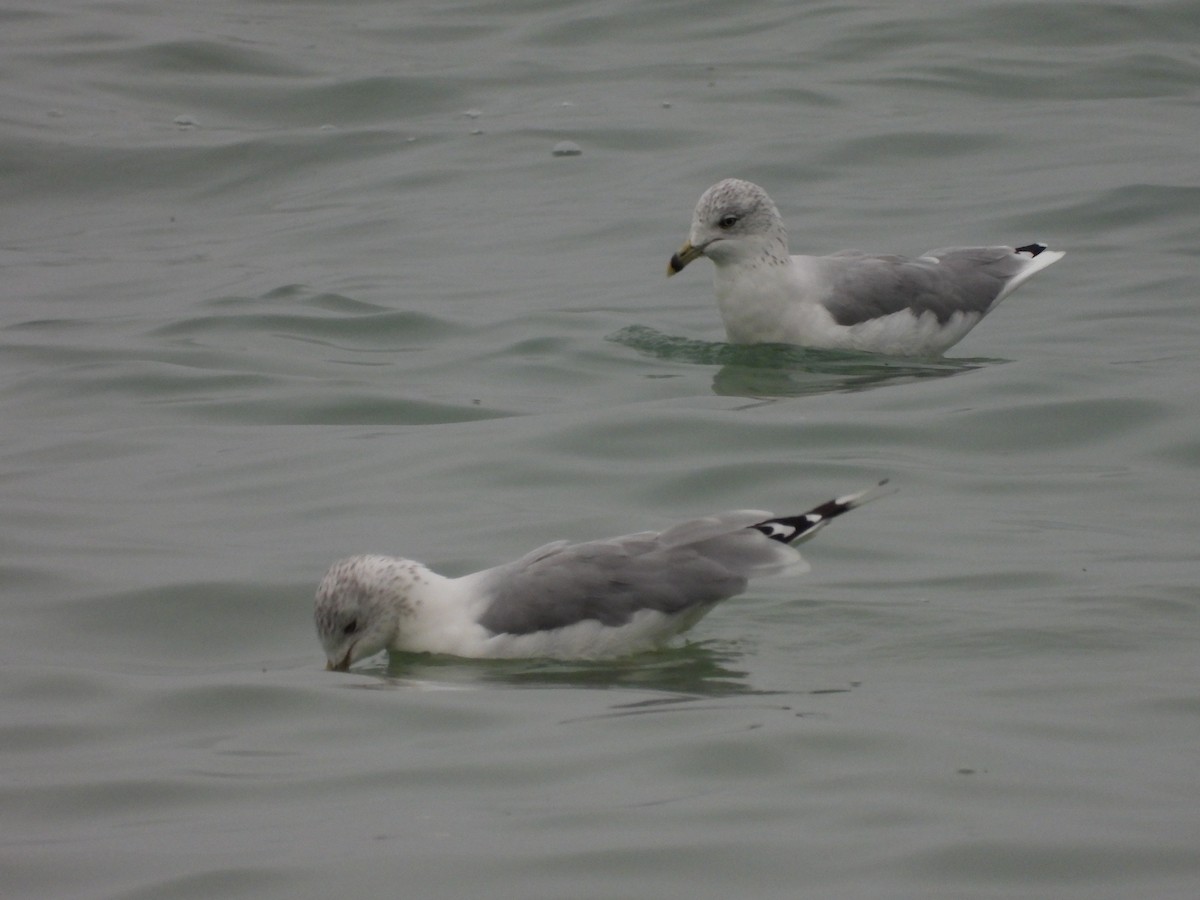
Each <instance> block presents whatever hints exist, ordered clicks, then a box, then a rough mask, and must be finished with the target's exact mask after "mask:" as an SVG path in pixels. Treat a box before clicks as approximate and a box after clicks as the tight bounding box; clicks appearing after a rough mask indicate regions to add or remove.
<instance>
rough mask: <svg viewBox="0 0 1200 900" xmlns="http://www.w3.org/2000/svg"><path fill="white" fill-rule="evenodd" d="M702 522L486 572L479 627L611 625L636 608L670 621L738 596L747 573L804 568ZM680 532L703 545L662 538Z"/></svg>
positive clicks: (739, 531)
mask: <svg viewBox="0 0 1200 900" xmlns="http://www.w3.org/2000/svg"><path fill="white" fill-rule="evenodd" d="M756 515H757V514H756ZM715 518H719V517H714V519H715ZM736 521H737V522H739V523H740V521H741V519H740V518H739V519H737V520H736ZM754 521H756V522H757V521H762V520H761V518H755V519H754ZM700 523H706V524H709V525H711V524H712V521H711V520H696V521H695V522H687V523H683V525H680V526H676V527H675V528H673V529H670V530H669V531H666V532H663V533H662V534H653V533H650V534H638V535H629V536H628V537H622V538H615V539H613V540H608V541H589V542H588V543H584V544H572V545H569V546H565V547H563V546H559V547H555V548H553V549H550V550H549V552H546V553H543V554H542V555H540V556H537V557H536V558H532V559H531V557H534V554H530V555H529V556H526V557H524V558H523V559H520V560H517V561H516V562H514V563H509V564H508V565H506V566H500V567H498V568H496V569H494V570H492V576H491V578H490V579H489V583H488V585H487V590H488V591H489V593H490V594H491V596H492V601H491V603H490V604H489V606H488V608H487V610H486V611H485V612H484V614H483V615H482V616H481V617H480V619H479V624H481V625H482V626H483V627H485V628H487V629H488V630H489V631H492V632H494V633H496V634H501V633H507V634H529V633H531V632H535V631H544V630H549V629H554V628H563V627H565V626H568V625H574V624H575V623H577V622H582V621H586V620H589V619H594V620H596V621H598V622H600V623H601V624H603V625H609V626H613V627H616V626H620V625H624V624H626V623H627V622H629V620H630V619H631V618H632V617H633V615H634V614H635V613H637V612H638V611H640V610H645V609H650V610H657V611H658V612H662V613H666V614H668V615H670V614H674V613H680V612H683V611H685V610H688V609H692V608H697V607H703V606H710V605H712V604H714V603H717V602H719V601H721V600H725V599H727V598H729V597H732V596H734V595H736V594H740V593H741V592H742V591H743V590H745V588H746V582H747V580H748V579H749V578H750V577H751V576H752V575H758V574H767V573H770V572H777V571H781V570H783V569H785V568H789V567H792V566H802V565H803V564H804V562H803V559H802V557H801V556H800V554H799V553H798V552H797V551H796V550H794V549H792V548H791V547H789V546H787V545H786V544H781V543H779V542H777V541H772V540H771V539H770V538H768V537H766V536H765V535H763V534H762V533H761V532H758V531H755V530H753V529H749V528H747V527H745V526H744V525H741V524H737V525H734V526H733V528H734V530H732V531H731V530H730V527H731V526H730V525H729V524H725V525H722V526H721V527H720V528H719V530H718V533H717V534H715V535H713V534H711V532H710V530H709V529H706V528H704V527H701V525H700ZM685 526H694V527H696V529H697V532H698V533H699V534H701V535H702V537H701V539H699V540H692V541H690V542H687V543H678V542H675V541H671V542H668V541H666V540H664V538H665V537H668V536H670V535H671V534H672V532H675V534H676V535H678V533H679V529H682V528H684V527H685Z"/></svg>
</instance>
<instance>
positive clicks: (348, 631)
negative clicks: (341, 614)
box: [342, 619, 358, 637]
mask: <svg viewBox="0 0 1200 900" xmlns="http://www.w3.org/2000/svg"><path fill="white" fill-rule="evenodd" d="M356 631H358V619H351V620H350V621H349V622H347V623H346V627H345V628H343V629H342V634H344V635H345V636H346V637H349V636H350V635H352V634H354V632H356Z"/></svg>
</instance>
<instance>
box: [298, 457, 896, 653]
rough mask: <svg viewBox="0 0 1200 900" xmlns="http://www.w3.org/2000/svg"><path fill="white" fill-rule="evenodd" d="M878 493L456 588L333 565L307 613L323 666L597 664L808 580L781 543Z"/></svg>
mask: <svg viewBox="0 0 1200 900" xmlns="http://www.w3.org/2000/svg"><path fill="white" fill-rule="evenodd" d="M886 484H887V481H886V480H884V481H881V482H879V484H877V485H875V486H874V487H871V488H869V489H867V490H865V491H859V492H858V493H855V494H848V495H846V496H844V497H838V498H836V499H834V500H830V501H828V502H826V503H822V504H821V505H819V506H815V507H813V508H812V509H810V510H809V511H808V512H806V513H803V514H801V515H798V516H782V517H778V516H775V515H773V514H772V513H769V512H766V511H763V510H736V511H733V512H724V513H718V514H716V515H713V516H707V517H705V518H700V519H692V520H690V521H686V522H681V523H679V524H677V525H674V526H672V527H670V528H668V529H666V530H665V531H661V532H654V531H643V532H639V533H637V534H627V535H623V536H621V537H614V538H608V539H606V540H598V541H588V542H585V543H578V544H572V543H570V542H569V541H555V542H554V543H551V544H546V545H545V546H544V547H539V548H538V549H537V550H534V551H532V552H531V553H528V554H526V555H525V556H522V557H521V558H520V559H517V560H515V561H513V562H509V563H504V564H503V565H499V566H496V567H494V568H490V569H484V570H483V571H481V572H475V573H473V574H471V575H463V576H461V577H459V578H447V577H445V576H442V575H438V574H437V573H436V572H433V571H431V570H430V569H428V568H427V567H425V566H424V565H422V564H421V563H418V562H414V561H412V560H409V559H398V558H396V557H391V556H379V555H365V556H353V557H349V558H347V559H343V560H339V561H338V562H335V563H334V564H333V565H332V566H331V567H330V569H329V571H328V572H327V573H326V574H325V577H324V579H323V580H322V581H321V584H320V587H319V588H318V589H317V596H316V606H315V611H314V620H315V622H316V627H317V637H318V638H319V639H320V642H321V646H322V648H323V649H324V651H325V656H326V659H327V660H328V665H327V666H326V668H328V669H331V670H338V671H346V670H347V669H349V668H350V666H351V665H353V664H354V663H355V662H357V661H359V660H361V659H365V658H367V657H370V656H374V655H375V654H376V653H379V652H381V651H383V650H397V651H407V652H417V653H421V652H423V653H437V654H448V655H453V656H462V657H476V658H537V657H545V658H555V659H599V658H604V657H613V656H621V655H624V654H628V653H634V652H637V651H640V650H647V649H650V648H653V647H657V646H661V645H662V644H663V643H665V642H666V641H668V640H669V639H670V638H671V637H673V636H675V635H677V634H679V633H681V632H683V631H686V630H687V629H689V628H691V627H692V626H693V625H695V624H696V623H697V622H698V621H700V619H701V618H703V617H704V615H705V614H706V613H708V612H709V610H711V609H712V608H713V607H714V606H716V605H717V604H718V603H720V602H721V601H722V600H726V599H728V598H730V597H733V596H735V595H737V594H740V593H742V592H743V591H744V590H745V589H746V585H747V582H748V581H749V579H751V578H753V577H758V576H766V575H775V574H780V573H783V572H802V571H806V570H807V569H808V564H807V563H806V562H805V561H804V558H803V557H802V556H801V555H800V553H799V551H798V550H796V549H795V547H793V546H792V545H793V544H796V543H800V542H801V541H805V540H808V539H809V538H811V537H812V536H813V535H814V534H816V533H817V532H818V531H820V530H821V529H822V528H823V527H824V526H825V525H826V524H827V523H828V522H829V521H830V520H831V519H834V518H836V517H838V516H840V515H842V514H843V513H845V512H847V511H849V510H851V509H854V508H856V507H858V506H862V505H863V504H864V503H867V502H869V501H871V500H873V499H875V498H876V497H878V496H881V495H882V494H883V493H884V492H885V491H884V485H886Z"/></svg>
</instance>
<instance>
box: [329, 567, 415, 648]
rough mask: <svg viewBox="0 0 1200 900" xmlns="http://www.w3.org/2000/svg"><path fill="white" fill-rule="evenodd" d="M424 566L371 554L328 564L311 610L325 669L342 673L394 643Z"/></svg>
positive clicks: (409, 607)
mask: <svg viewBox="0 0 1200 900" xmlns="http://www.w3.org/2000/svg"><path fill="white" fill-rule="evenodd" d="M423 568H424V567H423V566H421V565H420V564H419V563H414V562H412V561H411V560H407V559H394V558H392V557H390V556H371V555H367V556H354V557H351V558H349V559H343V560H339V561H338V562H336V563H334V564H333V565H332V566H331V567H330V568H329V571H328V572H326V573H325V577H324V579H322V581H321V585H320V587H318V588H317V602H316V608H315V610H314V612H313V620H314V622H315V623H316V626H317V638H318V639H319V640H320V642H321V647H322V648H323V649H324V650H325V658H326V659H327V660H328V663H327V665H326V668H328V669H332V670H337V671H341V672H344V671H346V670H347V669H349V668H350V666H351V665H353V664H354V663H355V662H357V661H358V660H360V659H365V658H366V657H368V656H374V655H375V654H376V653H378V652H380V651H381V650H384V649H386V648H387V646H388V645H389V644H391V643H392V642H393V640H394V638H395V635H396V633H397V631H398V630H399V627H400V618H401V616H402V615H403V614H404V613H405V612H406V611H407V610H409V609H411V606H412V603H413V600H412V593H413V588H414V587H415V586H416V585H418V584H420V576H421V570H422V569H423Z"/></svg>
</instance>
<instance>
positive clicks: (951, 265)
mask: <svg viewBox="0 0 1200 900" xmlns="http://www.w3.org/2000/svg"><path fill="white" fill-rule="evenodd" d="M821 261H822V263H823V264H824V267H825V269H826V271H825V273H824V274H825V277H826V278H827V279H828V281H829V284H830V287H831V292H830V294H829V296H828V298H827V299H825V300H824V301H822V302H823V305H824V306H825V308H826V309H828V310H829V313H830V315H832V316H833V318H834V321H836V322H837V323H838V324H839V325H856V324H858V323H859V322H865V321H868V320H870V319H875V318H879V317H881V316H887V315H891V314H892V313H897V312H900V311H902V310H911V311H912V312H913V313H914V314H915V315H921V314H922V313H925V312H931V313H933V314H934V316H936V317H937V320H938V322H943V323H944V322H946V321H947V320H949V318H950V317H951V316H952V315H953V314H954V313H956V312H963V313H974V314H976V315H979V316H983V315H984V314H985V313H987V311H988V310H989V309H990V308H991V306H992V304H993V303H995V302H996V299H997V298H998V297H1000V296H1001V295H1002V294H1003V292H1004V288H1005V286H1006V285H1007V284H1008V283H1009V282H1010V281H1011V280H1012V279H1013V278H1015V277H1016V276H1017V275H1019V274H1020V273H1021V272H1022V270H1024V269H1025V268H1027V267H1028V266H1029V264H1030V262H1031V259H1030V258H1029V257H1027V256H1019V255H1018V254H1017V253H1015V252H1014V250H1013V248H1011V247H950V248H945V249H941V250H931V251H929V253H927V254H926V255H924V256H919V257H915V258H911V259H910V258H907V257H902V256H872V255H870V254H866V253H863V252H861V251H858V250H846V251H843V252H841V253H835V254H833V255H832V256H826V257H822V258H821Z"/></svg>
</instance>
